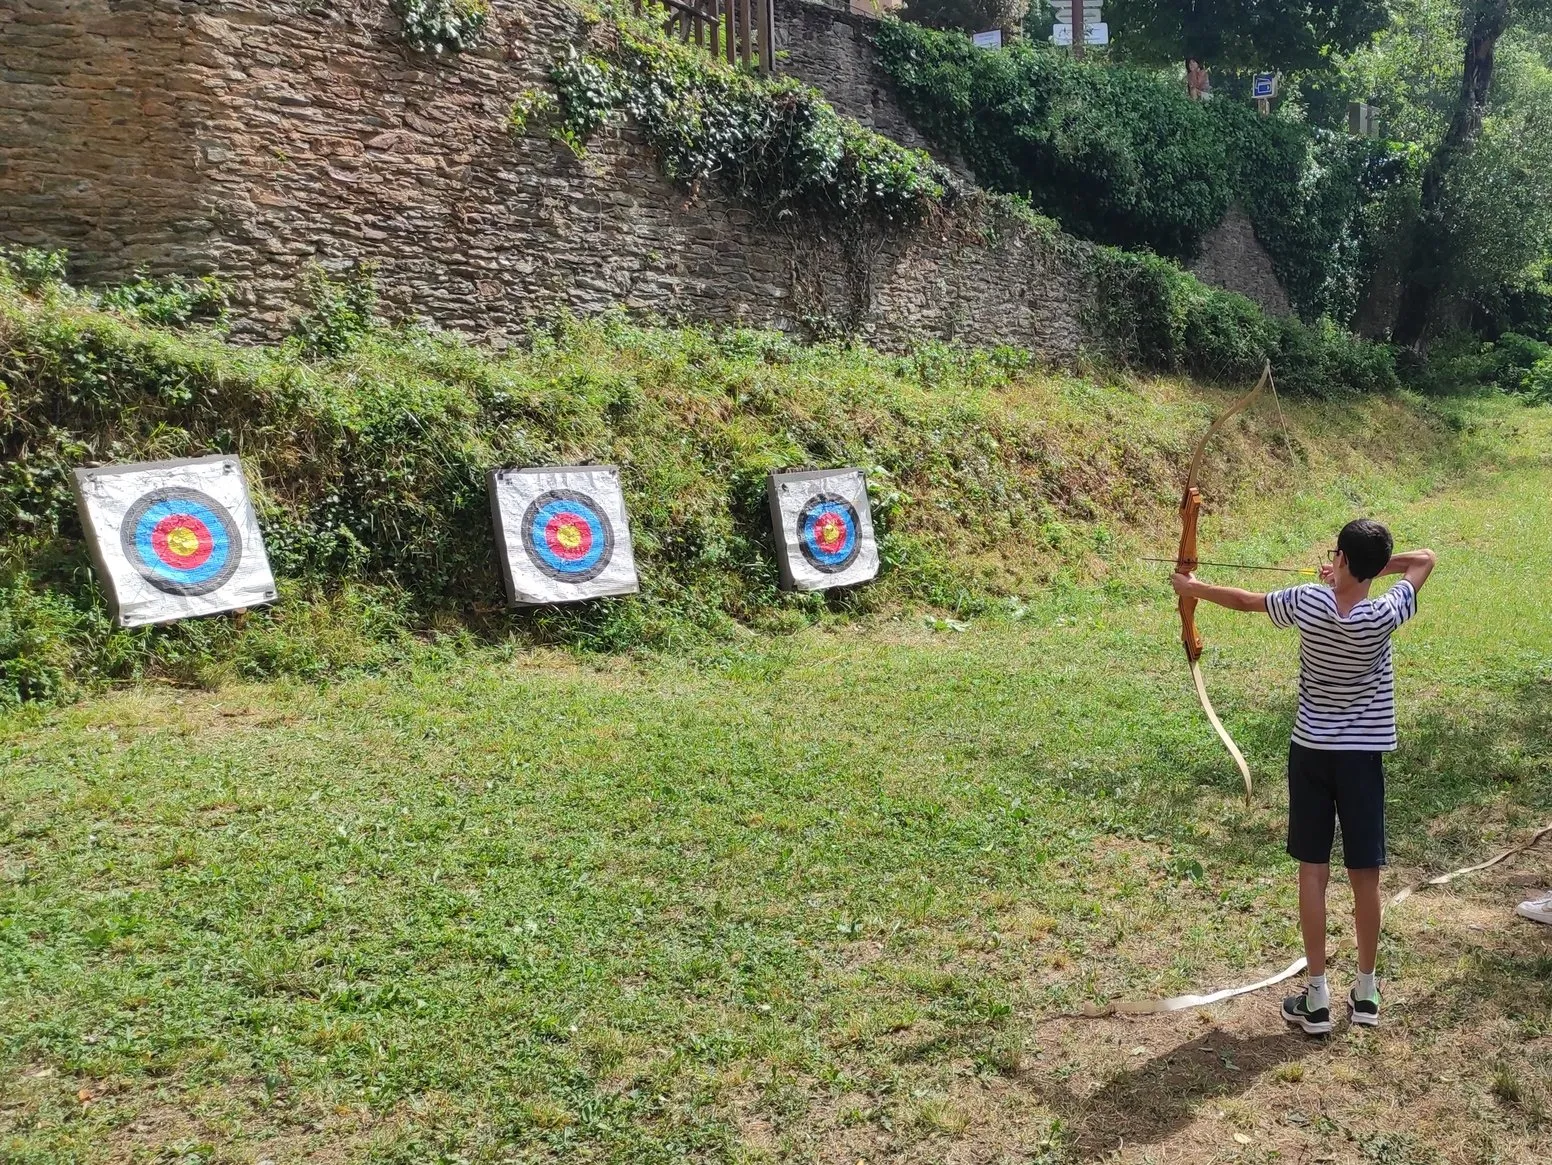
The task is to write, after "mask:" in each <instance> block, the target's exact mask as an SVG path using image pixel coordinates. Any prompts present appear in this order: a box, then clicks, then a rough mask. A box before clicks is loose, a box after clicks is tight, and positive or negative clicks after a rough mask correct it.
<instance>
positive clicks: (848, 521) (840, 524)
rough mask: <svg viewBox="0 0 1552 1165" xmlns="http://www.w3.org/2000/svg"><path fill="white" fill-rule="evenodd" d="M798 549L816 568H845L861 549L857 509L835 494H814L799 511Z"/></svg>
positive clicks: (832, 571) (828, 571)
mask: <svg viewBox="0 0 1552 1165" xmlns="http://www.w3.org/2000/svg"><path fill="white" fill-rule="evenodd" d="M798 549H799V550H801V551H802V552H803V557H804V558H806V559H807V560H808V563H809V565H810V566H812V567H813V568H814V569H815V570H819V571H823V572H824V573H825V574H837V573H839V572H840V571H843V570H845V569H846V568H847V567H848V566H850V565H851V564H852V563H853V562H855V561H856V560H857V553H858V551H859V550H861V549H862V538H861V534H860V532H859V529H858V520H857V511H856V508H855V507H854V506H853V505H852V504H851V503H850V502H848V501H847V500H846V499H845V498H843V497H841V496H839V495H838V494H830V493H823V494H816V495H815V496H814V497H813V498H811V499H809V502H808V504H807V505H805V506H804V507H803V509H802V512H801V513H799V514H798Z"/></svg>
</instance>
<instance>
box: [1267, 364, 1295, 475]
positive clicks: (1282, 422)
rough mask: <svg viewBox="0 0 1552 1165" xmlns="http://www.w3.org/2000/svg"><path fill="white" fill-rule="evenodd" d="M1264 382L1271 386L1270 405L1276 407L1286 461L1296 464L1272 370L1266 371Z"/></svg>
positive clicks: (1269, 368) (1281, 401)
mask: <svg viewBox="0 0 1552 1165" xmlns="http://www.w3.org/2000/svg"><path fill="white" fill-rule="evenodd" d="M1266 382H1267V383H1268V384H1270V385H1271V386H1272V403H1273V404H1274V405H1276V406H1277V424H1278V427H1279V428H1281V429H1282V431H1283V444H1284V445H1286V446H1287V447H1288V460H1289V461H1290V462H1293V463H1295V464H1297V462H1298V460H1299V459H1298V458H1297V457H1295V456H1294V454H1293V440H1292V438H1290V437H1289V436H1288V422H1287V420H1286V419H1285V418H1284V417H1283V399H1282V397H1280V396H1279V395H1278V394H1277V379H1276V377H1274V376H1273V375H1272V369H1271V367H1270V366H1268V368H1267V370H1266Z"/></svg>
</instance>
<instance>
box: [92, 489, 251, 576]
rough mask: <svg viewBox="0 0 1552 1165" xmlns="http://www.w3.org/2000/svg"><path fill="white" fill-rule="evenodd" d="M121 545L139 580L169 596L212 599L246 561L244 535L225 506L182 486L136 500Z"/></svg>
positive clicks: (123, 527)
mask: <svg viewBox="0 0 1552 1165" xmlns="http://www.w3.org/2000/svg"><path fill="white" fill-rule="evenodd" d="M119 545H120V547H121V548H122V549H123V551H124V557H125V558H126V559H128V560H129V564H130V565H131V566H132V567H134V568H135V571H136V572H137V573H138V574H139V575H140V577H141V578H143V579H145V581H146V582H148V583H150V584H151V585H152V586H153V587H155V588H156V589H157V590H159V591H163V592H165V593H167V594H169V595H186V596H188V595H208V594H209V593H210V592H211V591H214V590H217V589H219V588H220V587H221V586H222V585H223V584H224V583H226V582H227V580H229V579H230V578H231V577H232V575H233V574H235V573H236V572H237V566H238V564H239V563H240V562H242V535H241V534H240V533H239V532H238V529H237V523H236V522H235V521H234V520H233V518H232V515H231V514H230V513H229V512H228V511H227V509H226V507H225V506H223V505H222V504H221V503H220V502H218V501H216V500H215V498H213V497H211V496H210V495H209V494H206V493H201V492H200V491H199V490H196V489H186V488H183V487H178V486H175V487H172V488H169V489H158V490H152V491H151V492H150V493H148V494H145V495H143V496H141V497H139V498H137V499H136V500H135V502H134V504H133V505H131V506H130V507H129V509H128V510H127V511H126V512H125V514H124V522H123V524H122V525H121V526H120V527H119Z"/></svg>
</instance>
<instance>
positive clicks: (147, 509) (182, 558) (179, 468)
mask: <svg viewBox="0 0 1552 1165" xmlns="http://www.w3.org/2000/svg"><path fill="white" fill-rule="evenodd" d="M74 486H75V492H76V501H77V505H78V506H79V508H80V511H81V524H82V526H83V527H84V528H85V529H86V533H87V539H88V543H89V547H90V549H91V552H92V558H93V561H94V562H95V564H96V566H97V570H98V573H99V575H100V577H101V579H102V582H103V590H104V592H105V593H106V595H107V597H108V602H109V606H110V607H111V608H112V609H113V613H114V618H115V619H116V620H117V622H118V624H119V625H120V626H121V627H136V626H142V625H144V624H148V623H168V622H172V621H173V620H175V619H187V618H190V617H192V616H196V615H211V614H215V613H217V612H220V611H232V610H239V609H243V608H246V607H253V606H259V605H261V604H264V603H270V602H273V601H274V599H275V579H274V575H273V574H272V573H271V572H270V567H269V560H268V557H267V556H266V555H265V553H264V539H263V536H262V535H261V534H260V532H259V527H258V522H257V520H256V519H255V517H254V514H253V506H252V504H251V503H250V501H249V499H248V487H247V483H246V482H245V481H244V479H243V472H242V465H241V463H240V462H239V461H238V460H237V458H235V457H197V458H190V459H183V460H176V461H153V462H144V463H140V464H136V465H120V466H109V467H106V468H102V469H78V470H76V471H75V474H74Z"/></svg>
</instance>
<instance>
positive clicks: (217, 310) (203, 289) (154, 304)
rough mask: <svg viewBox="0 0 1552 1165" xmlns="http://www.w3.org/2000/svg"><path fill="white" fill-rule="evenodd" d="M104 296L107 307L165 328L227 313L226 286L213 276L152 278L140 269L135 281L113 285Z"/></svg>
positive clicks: (206, 319) (104, 303)
mask: <svg viewBox="0 0 1552 1165" xmlns="http://www.w3.org/2000/svg"><path fill="white" fill-rule="evenodd" d="M100 299H101V303H102V305H103V306H104V307H108V308H112V309H114V310H115V311H122V312H128V313H130V314H131V315H134V316H136V317H137V318H139V319H142V320H144V321H145V322H146V323H148V324H161V325H163V326H165V327H181V326H183V325H184V324H189V323H193V322H194V321H196V320H202V321H211V320H219V319H220V318H221V317H222V316H223V315H225V313H226V287H225V285H224V284H222V282H221V281H220V280H219V279H217V278H215V277H214V276H210V275H206V276H204V277H202V278H199V279H185V278H184V277H183V276H181V275H173V276H169V277H166V278H162V279H152V278H151V277H149V276H148V275H146V274H145V273H144V272H140V273H138V274H137V275H136V276H135V279H134V281H133V282H132V283H125V284H121V285H119V286H117V287H110V288H108V289H107V290H106V291H104V292H103V293H102V295H101V297H100Z"/></svg>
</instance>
